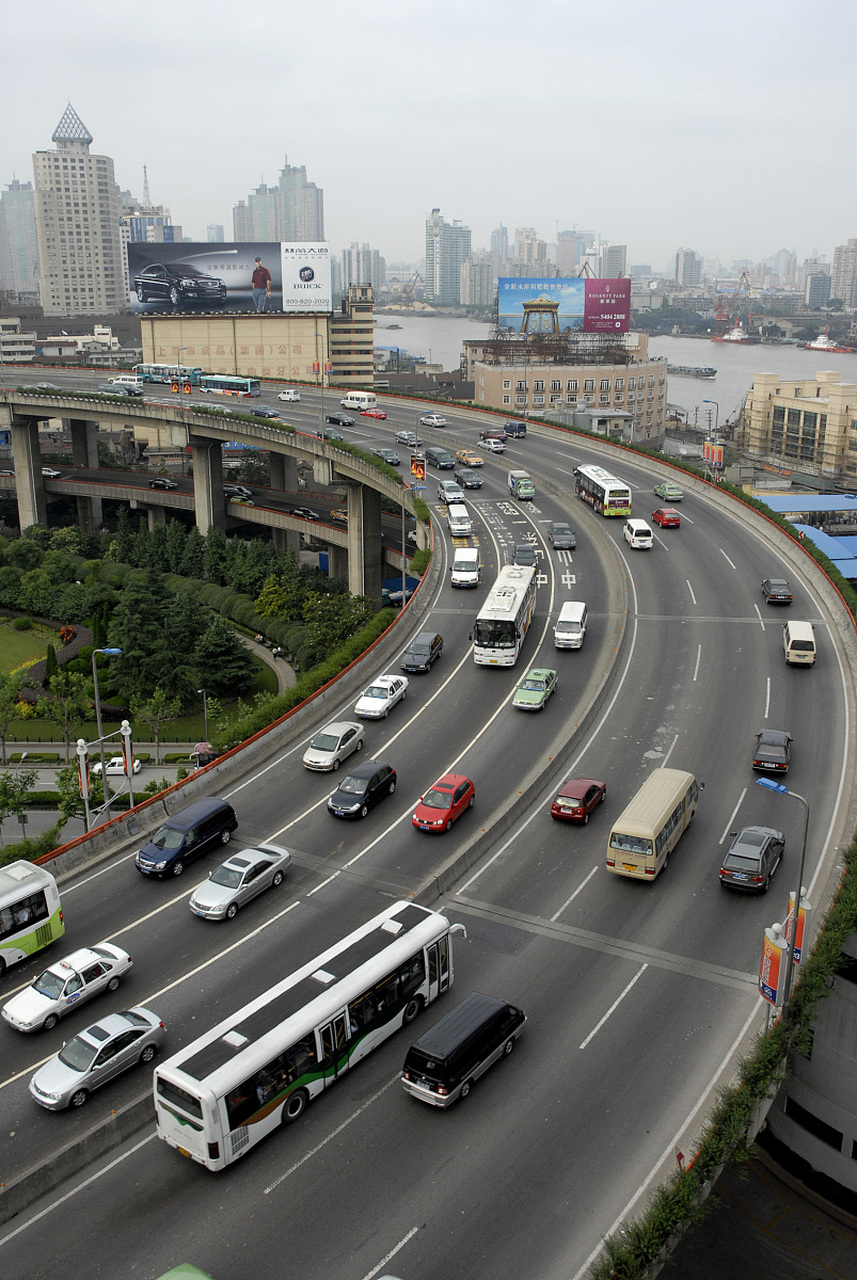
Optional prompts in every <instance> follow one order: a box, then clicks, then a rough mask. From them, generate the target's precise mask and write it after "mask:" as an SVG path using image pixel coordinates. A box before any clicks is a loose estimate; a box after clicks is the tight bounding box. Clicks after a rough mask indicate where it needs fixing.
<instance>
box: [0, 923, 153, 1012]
mask: <svg viewBox="0 0 857 1280" xmlns="http://www.w3.org/2000/svg"><path fill="white" fill-rule="evenodd" d="M133 963H134V962H133V960H132V959H131V957H130V956H129V955H128V952H127V951H123V950H122V948H121V947H115V946H114V945H113V943H112V942H99V943H98V945H97V946H95V947H82V948H81V949H80V951H73V952H72V953H71V955H69V956H65V957H64V958H63V959H62V960H57V961H56V963H55V964H52V965H51V966H50V968H48V969H45V971H44V973H40V974H39V976H38V978H34V979H33V981H32V982H31V983H30V985H29V986H28V987H25V988H24V990H23V991H19V992H18V994H17V995H16V996H13V997H12V999H11V1000H7V1001H6V1003H5V1004H4V1006H3V1009H2V1014H3V1020H4V1022H8V1024H9V1026H10V1027H14V1028H15V1030H16V1031H40V1030H44V1031H50V1029H51V1027H55V1026H56V1024H57V1021H58V1019H60V1018H61V1017H62V1016H63V1014H65V1013H68V1011H69V1009H72V1008H73V1007H74V1006H75V1005H76V1004H80V1003H81V1002H82V1001H84V1000H89V999H91V997H92V996H97V995H100V994H101V992H102V991H115V990H116V988H117V987H118V986H119V979H120V978H121V977H122V976H123V975H124V974H126V973H127V972H128V970H129V969H130V968H131V967H132V965H133Z"/></svg>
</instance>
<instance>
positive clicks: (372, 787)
mask: <svg viewBox="0 0 857 1280" xmlns="http://www.w3.org/2000/svg"><path fill="white" fill-rule="evenodd" d="M395 790H396V770H395V769H394V768H393V766H392V765H390V764H385V763H384V761H383V760H364V761H363V762H362V763H361V764H356V765H354V767H353V768H351V769H349V770H348V773H347V775H346V776H345V777H344V778H343V779H342V781H341V782H340V784H339V786H338V787H337V788H336V790H335V791H334V793H333V795H332V796H331V797H330V799H329V800H328V802H327V811H328V813H332V814H333V815H334V817H336V818H365V817H366V814H367V813H368V812H369V810H370V809H371V808H372V807H373V806H374V805H376V804H377V803H378V801H379V800H383V799H384V797H385V796H391V795H392V794H393V792H394V791H395Z"/></svg>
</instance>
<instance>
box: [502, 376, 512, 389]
mask: <svg viewBox="0 0 857 1280" xmlns="http://www.w3.org/2000/svg"><path fill="white" fill-rule="evenodd" d="M503 390H504V391H511V390H512V379H511V378H504V379H503Z"/></svg>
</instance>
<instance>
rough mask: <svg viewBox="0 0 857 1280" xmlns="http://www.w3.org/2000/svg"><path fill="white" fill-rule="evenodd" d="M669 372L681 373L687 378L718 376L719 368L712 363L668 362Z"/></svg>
mask: <svg viewBox="0 0 857 1280" xmlns="http://www.w3.org/2000/svg"><path fill="white" fill-rule="evenodd" d="M667 373H679V374H681V375H682V376H683V377H685V378H716V377H717V370H716V369H715V368H713V367H712V366H711V365H710V364H668V365H667Z"/></svg>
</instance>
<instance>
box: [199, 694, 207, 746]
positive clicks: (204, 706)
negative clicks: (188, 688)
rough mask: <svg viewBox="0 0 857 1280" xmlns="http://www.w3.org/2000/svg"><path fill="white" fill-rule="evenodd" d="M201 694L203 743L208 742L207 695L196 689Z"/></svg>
mask: <svg viewBox="0 0 857 1280" xmlns="http://www.w3.org/2000/svg"><path fill="white" fill-rule="evenodd" d="M197 693H201V694H202V716H203V720H204V721H205V741H206V742H208V694H207V693H206V692H205V690H204V689H197Z"/></svg>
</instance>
